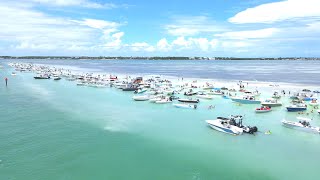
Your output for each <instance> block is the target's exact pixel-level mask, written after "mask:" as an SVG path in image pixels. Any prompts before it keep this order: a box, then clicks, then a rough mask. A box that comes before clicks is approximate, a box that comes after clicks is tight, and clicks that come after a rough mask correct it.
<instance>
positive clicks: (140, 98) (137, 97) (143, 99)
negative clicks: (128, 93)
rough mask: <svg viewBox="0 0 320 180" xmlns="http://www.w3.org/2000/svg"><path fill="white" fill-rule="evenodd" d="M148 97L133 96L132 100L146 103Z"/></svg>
mask: <svg viewBox="0 0 320 180" xmlns="http://www.w3.org/2000/svg"><path fill="white" fill-rule="evenodd" d="M150 98H151V97H150V96H133V97H132V99H133V100H135V101H148V100H149V99H150Z"/></svg>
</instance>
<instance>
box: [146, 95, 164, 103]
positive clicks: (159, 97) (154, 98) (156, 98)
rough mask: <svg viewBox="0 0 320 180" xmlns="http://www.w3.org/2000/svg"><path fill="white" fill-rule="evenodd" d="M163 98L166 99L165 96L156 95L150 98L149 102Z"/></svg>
mask: <svg viewBox="0 0 320 180" xmlns="http://www.w3.org/2000/svg"><path fill="white" fill-rule="evenodd" d="M162 99H165V96H156V97H153V98H150V99H149V102H151V103H155V102H156V101H161V100H162Z"/></svg>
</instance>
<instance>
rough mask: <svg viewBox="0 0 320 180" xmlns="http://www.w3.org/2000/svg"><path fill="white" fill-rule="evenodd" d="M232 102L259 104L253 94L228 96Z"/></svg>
mask: <svg viewBox="0 0 320 180" xmlns="http://www.w3.org/2000/svg"><path fill="white" fill-rule="evenodd" d="M230 99H231V100H232V101H234V102H238V103H241V104H260V103H261V101H260V100H256V98H255V97H254V96H243V97H231V98H230Z"/></svg>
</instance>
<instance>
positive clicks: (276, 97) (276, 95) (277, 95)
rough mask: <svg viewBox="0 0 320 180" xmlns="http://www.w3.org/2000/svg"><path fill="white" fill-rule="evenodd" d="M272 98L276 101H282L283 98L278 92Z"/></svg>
mask: <svg viewBox="0 0 320 180" xmlns="http://www.w3.org/2000/svg"><path fill="white" fill-rule="evenodd" d="M272 98H274V99H280V98H281V95H280V94H279V93H278V92H274V93H273V95H272Z"/></svg>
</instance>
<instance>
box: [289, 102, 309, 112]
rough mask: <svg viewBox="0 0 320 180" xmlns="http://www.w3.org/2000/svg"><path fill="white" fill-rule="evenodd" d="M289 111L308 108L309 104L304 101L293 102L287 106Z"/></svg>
mask: <svg viewBox="0 0 320 180" xmlns="http://www.w3.org/2000/svg"><path fill="white" fill-rule="evenodd" d="M286 108H287V110H288V111H289V112H298V111H305V110H307V105H306V104H303V103H299V104H292V105H290V106H287V107H286Z"/></svg>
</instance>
